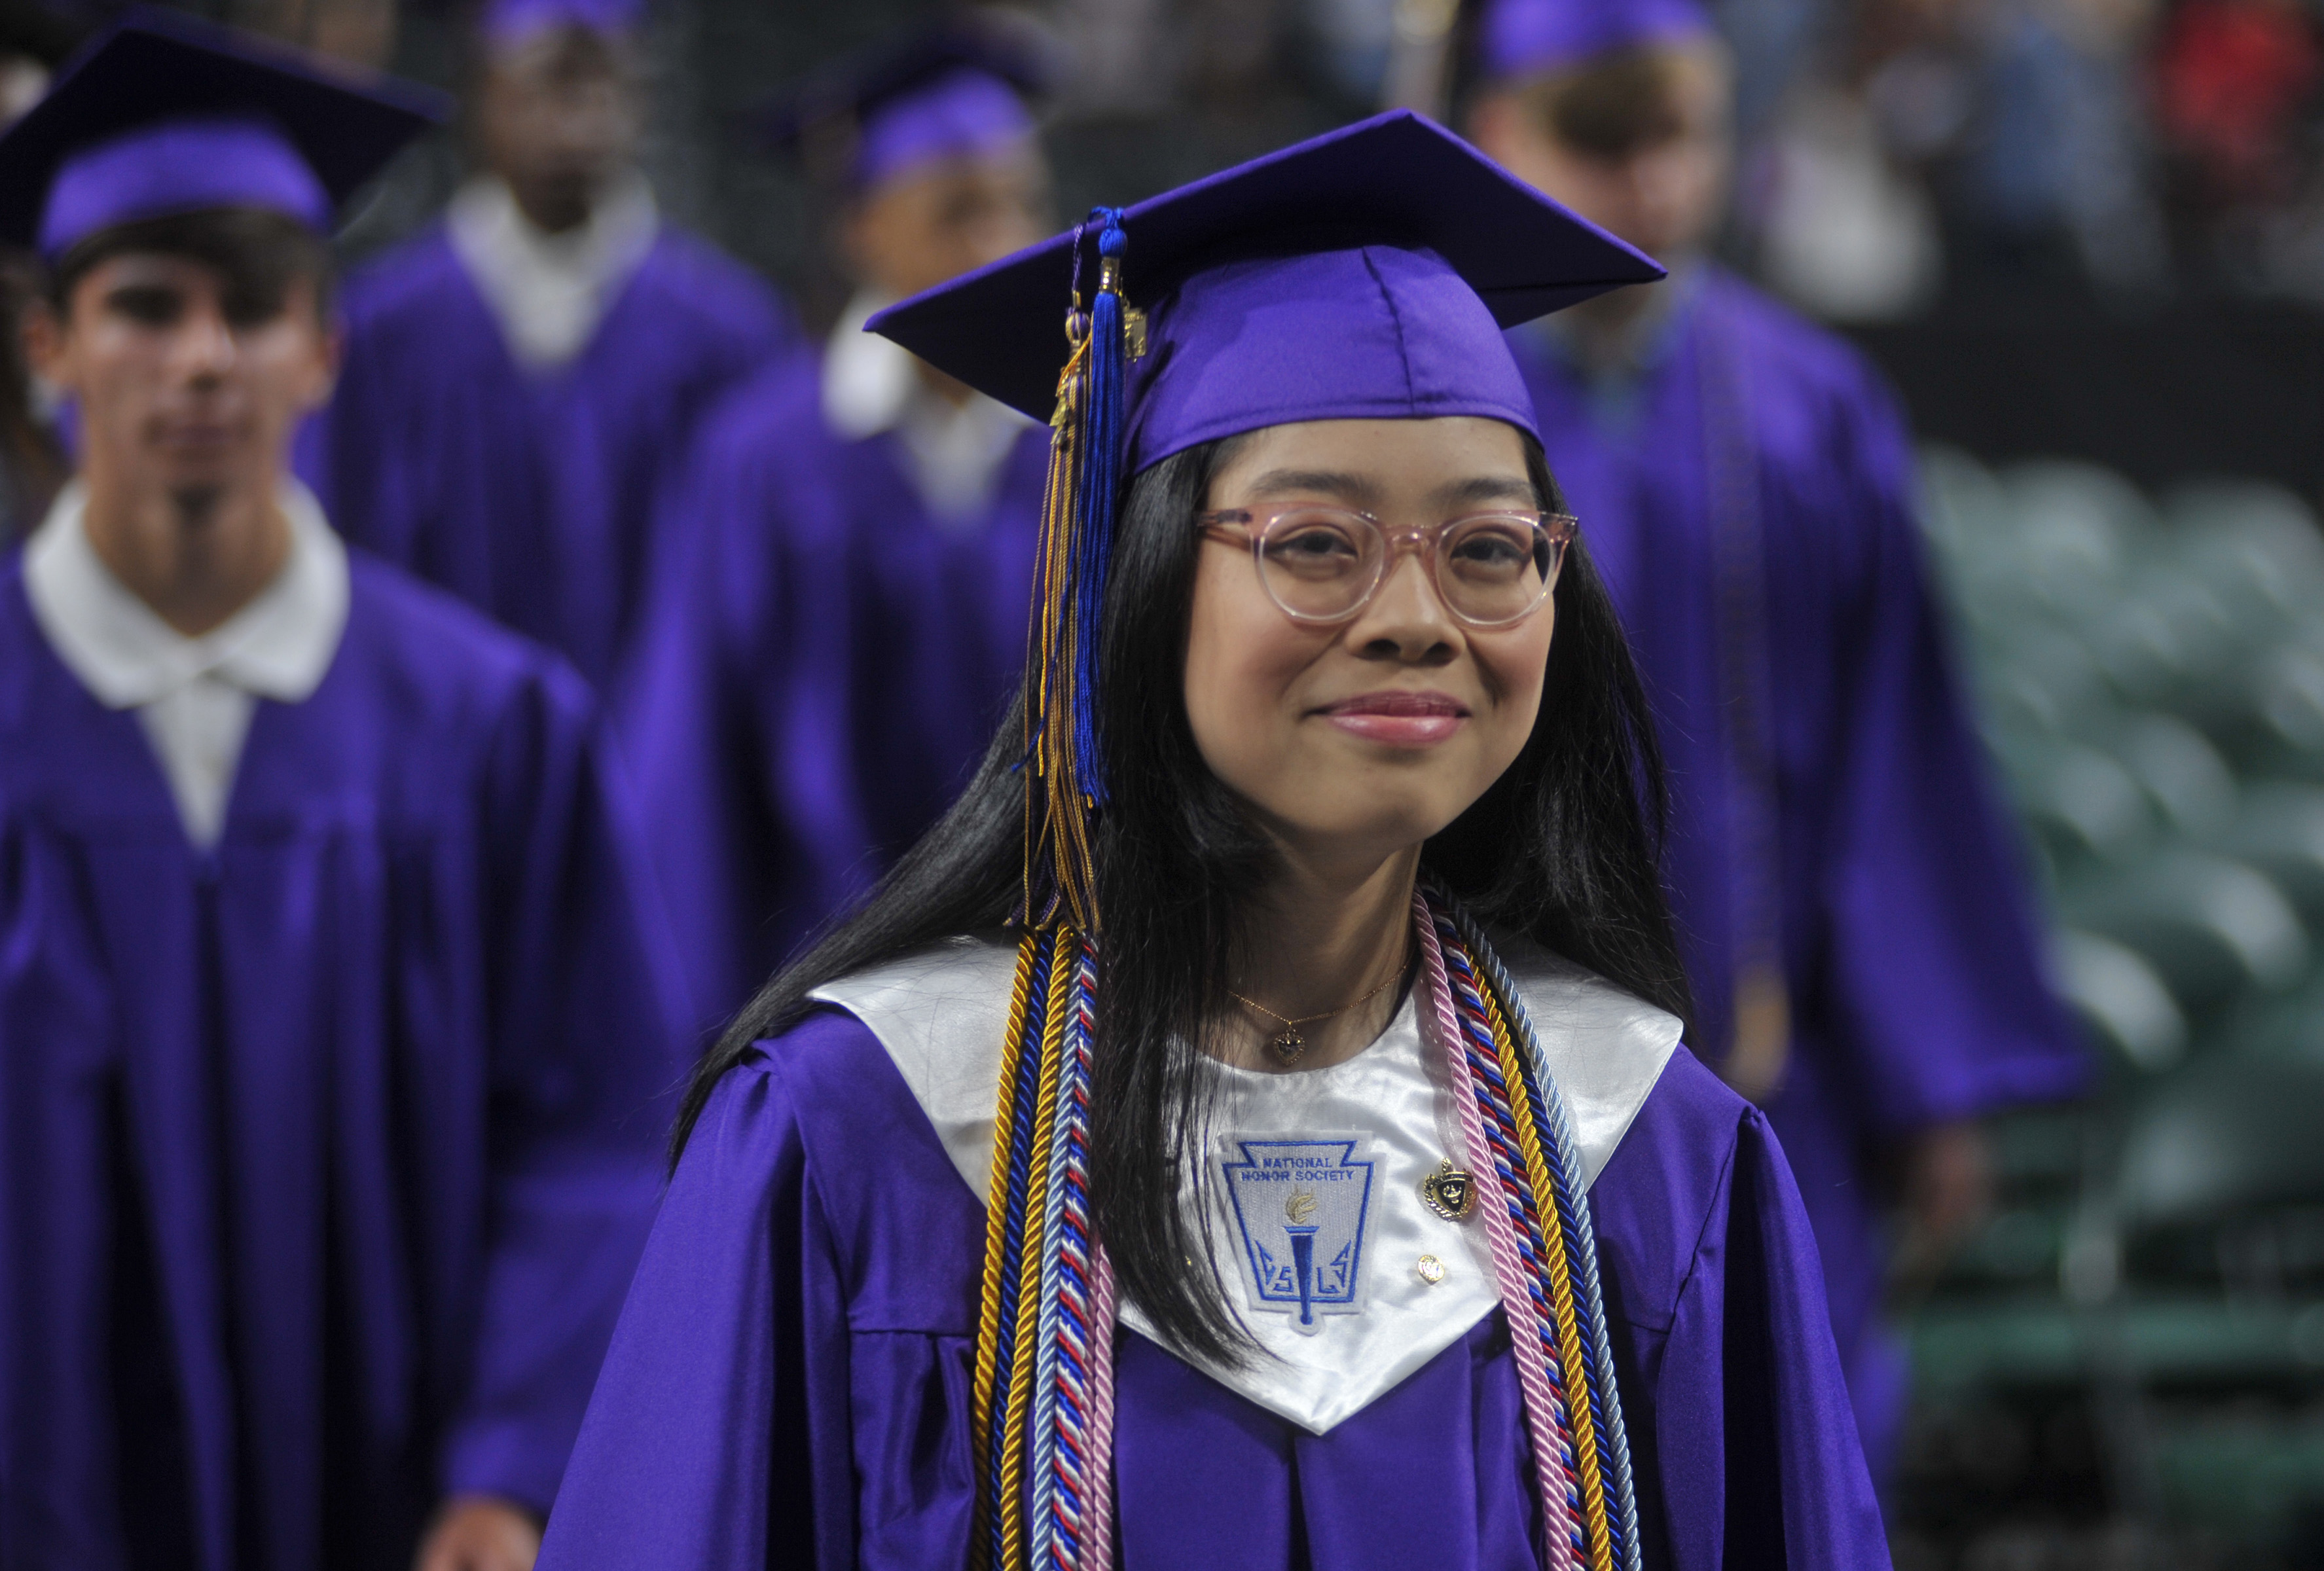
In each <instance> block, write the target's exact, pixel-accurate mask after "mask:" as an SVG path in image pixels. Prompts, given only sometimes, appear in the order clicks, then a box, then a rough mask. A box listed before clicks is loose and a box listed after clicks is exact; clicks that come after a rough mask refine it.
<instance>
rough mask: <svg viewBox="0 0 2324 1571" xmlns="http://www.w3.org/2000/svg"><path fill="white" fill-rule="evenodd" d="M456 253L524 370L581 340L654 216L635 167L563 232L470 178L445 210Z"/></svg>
mask: <svg viewBox="0 0 2324 1571" xmlns="http://www.w3.org/2000/svg"><path fill="white" fill-rule="evenodd" d="M444 228H445V233H446V234H447V236H448V237H449V238H450V240H451V243H452V250H453V253H455V254H456V255H457V256H458V257H459V259H460V262H461V264H462V265H463V266H465V267H466V269H467V271H468V276H469V277H470V278H471V279H473V280H475V285H476V290H477V292H478V293H479V294H481V295H483V296H484V303H485V304H486V305H488V306H490V307H491V308H492V309H493V316H494V317H497V318H499V320H500V325H501V331H502V333H503V335H504V336H505V337H506V338H507V340H508V346H509V353H510V354H512V355H514V356H515V357H516V361H517V363H518V364H520V365H522V366H524V367H525V368H527V369H528V370H533V371H540V370H549V369H553V368H554V367H557V366H560V365H563V364H565V363H567V362H569V361H570V360H572V359H573V357H574V356H576V355H577V354H580V353H581V351H582V350H583V349H584V348H586V347H587V345H588V343H589V340H590V339H591V338H592V337H593V336H595V334H596V331H597V324H598V323H599V322H601V321H603V320H604V316H605V313H606V312H607V311H608V310H610V309H612V308H613V300H614V298H615V297H616V296H617V295H619V294H620V293H621V290H622V286H623V285H624V284H626V283H628V282H629V280H630V275H631V274H632V273H633V272H635V271H637V270H638V267H639V265H640V264H641V262H644V261H645V259H646V254H647V253H649V252H650V251H651V250H652V249H653V243H654V238H655V236H656V235H658V234H660V233H661V215H660V211H659V208H658V207H656V206H655V204H654V198H653V188H651V187H650V186H649V185H647V184H646V180H645V177H644V176H643V175H641V174H638V173H635V172H634V171H633V172H632V173H630V174H628V175H626V176H624V177H622V179H621V180H620V181H619V182H618V183H617V184H616V185H614V186H613V188H612V189H610V190H609V191H607V192H606V193H605V195H604V198H602V199H600V200H599V201H598V202H597V204H596V205H595V207H592V208H591V209H590V212H589V217H588V220H587V221H586V223H584V224H582V225H580V227H578V228H576V229H574V230H571V231H568V232H567V233H566V234H549V233H547V232H546V231H544V230H541V229H539V228H537V227H535V226H534V225H533V223H532V221H531V220H530V218H527V217H526V216H524V213H523V210H522V209H521V208H520V207H518V206H517V205H516V198H515V197H514V196H512V194H511V193H510V191H509V188H508V185H507V182H505V181H503V180H501V179H497V178H495V177H493V176H491V175H477V176H475V177H474V178H473V179H469V180H468V181H467V183H466V184H465V185H463V186H462V187H461V188H460V189H459V191H458V192H457V194H456V195H455V196H454V197H453V198H452V202H451V205H450V206H449V207H447V208H446V209H445V213H444Z"/></svg>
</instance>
